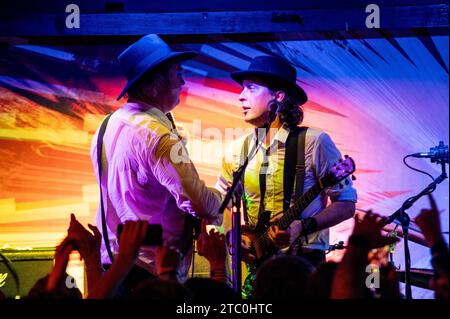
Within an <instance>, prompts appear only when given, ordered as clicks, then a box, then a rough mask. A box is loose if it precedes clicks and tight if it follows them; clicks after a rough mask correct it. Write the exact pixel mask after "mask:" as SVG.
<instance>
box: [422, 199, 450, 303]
mask: <svg viewBox="0 0 450 319" xmlns="http://www.w3.org/2000/svg"><path fill="white" fill-rule="evenodd" d="M428 198H429V200H430V206H431V208H430V209H422V210H421V211H420V213H419V215H417V217H416V218H415V223H416V224H417V226H419V227H420V230H421V231H422V233H423V235H424V237H425V240H426V242H427V244H428V247H430V248H431V255H432V257H431V264H432V266H433V270H434V278H433V279H432V280H431V282H430V286H431V287H432V289H434V291H435V297H436V298H437V299H449V283H448V279H449V276H448V269H449V252H448V246H447V244H446V242H445V240H444V237H443V236H442V231H441V223H440V220H439V210H438V208H437V205H436V202H435V200H434V198H433V196H432V195H431V194H429V195H428Z"/></svg>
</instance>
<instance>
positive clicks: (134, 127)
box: [91, 34, 221, 281]
mask: <svg viewBox="0 0 450 319" xmlns="http://www.w3.org/2000/svg"><path fill="white" fill-rule="evenodd" d="M195 55H196V52H175V51H173V50H172V49H171V48H170V47H169V46H168V45H167V44H166V43H165V42H164V41H163V40H162V39H160V38H159V37H158V36H157V35H154V34H150V35H147V36H144V37H143V38H141V39H140V40H138V41H137V42H135V43H133V44H132V45H130V46H129V47H128V48H127V49H126V50H125V51H123V52H122V53H121V54H120V56H119V57H118V60H119V64H120V66H121V68H122V71H123V74H124V75H125V77H126V78H127V83H126V85H125V87H124V88H123V90H122V92H121V93H120V95H119V96H118V98H117V99H118V100H119V99H120V98H122V97H124V96H126V97H127V99H128V101H127V103H126V104H125V105H123V106H122V107H121V108H120V109H119V110H117V111H116V112H114V113H113V114H112V115H111V116H110V118H109V122H107V127H106V131H105V134H104V137H103V151H102V162H101V166H102V171H101V184H102V186H101V187H102V194H103V197H102V198H103V204H104V211H105V213H106V224H107V229H108V232H107V233H108V237H109V240H108V241H109V243H110V246H111V250H112V252H113V254H116V253H117V251H118V245H117V241H116V237H117V233H116V232H117V226H118V225H119V224H120V223H124V222H125V221H127V220H145V221H149V223H150V224H161V225H162V228H163V245H164V246H166V247H170V248H171V249H173V250H175V251H177V252H178V253H179V254H180V262H179V265H178V266H177V267H176V269H172V270H170V269H165V270H164V271H167V272H176V275H177V277H178V279H179V280H180V281H183V280H185V279H186V277H187V274H188V269H189V265H190V256H191V255H192V228H191V227H190V223H192V220H191V219H190V218H189V217H190V216H196V217H199V218H205V219H206V220H207V221H208V223H211V224H220V223H221V217H220V216H218V215H217V212H218V208H219V206H220V201H219V200H220V194H219V193H218V192H217V190H215V189H213V188H211V189H210V188H208V187H206V185H205V183H204V182H203V181H202V180H201V179H200V177H199V175H198V173H197V171H196V169H195V167H194V165H193V164H192V162H191V161H190V159H189V156H188V155H187V151H186V149H185V145H184V144H183V141H182V139H181V137H180V136H179V135H178V132H177V129H176V126H175V123H174V120H173V117H172V116H171V113H170V111H171V110H173V109H174V108H175V107H176V106H177V104H178V103H179V101H180V99H179V98H180V92H181V89H182V86H183V85H184V84H185V83H184V80H183V77H182V74H181V71H182V69H181V65H180V63H181V62H182V61H184V60H187V59H191V58H193V57H194V56H195ZM98 134H99V130H97V133H96V135H95V136H94V138H93V142H92V146H91V158H92V163H93V165H94V170H95V173H96V176H97V179H98V162H97V137H98ZM97 225H98V226H100V225H102V218H101V207H100V208H99V213H98V215H97ZM99 229H101V227H99ZM155 254H156V249H155V247H144V248H142V249H141V251H140V253H139V257H138V259H137V262H136V264H137V266H138V267H139V268H138V269H139V270H138V272H140V273H142V269H145V270H147V271H148V272H150V273H151V274H153V275H161V274H158V273H157V270H156V268H155ZM110 259H111V258H109V254H108V253H107V250H106V247H105V243H104V241H102V262H103V263H105V264H111V261H110ZM144 277H145V276H144Z"/></svg>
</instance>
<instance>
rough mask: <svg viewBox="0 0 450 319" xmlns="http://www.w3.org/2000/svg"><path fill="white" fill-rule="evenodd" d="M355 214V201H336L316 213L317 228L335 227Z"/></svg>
mask: <svg viewBox="0 0 450 319" xmlns="http://www.w3.org/2000/svg"><path fill="white" fill-rule="evenodd" d="M354 214H355V203H354V202H350V201H336V202H333V203H331V205H329V206H328V207H327V208H325V209H324V210H323V211H321V212H320V213H319V214H317V215H315V216H314V218H315V219H316V221H317V230H322V229H326V228H330V227H333V226H335V225H337V224H339V223H341V222H343V221H344V220H347V219H349V218H352V217H353V215H354Z"/></svg>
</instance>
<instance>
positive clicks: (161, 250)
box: [155, 246, 181, 281]
mask: <svg viewBox="0 0 450 319" xmlns="http://www.w3.org/2000/svg"><path fill="white" fill-rule="evenodd" d="M180 259H181V255H180V253H179V252H178V251H177V250H176V249H174V248H171V247H167V246H161V247H157V248H156V260H155V263H156V273H157V275H158V277H159V278H160V279H163V280H174V281H177V280H178V278H177V268H178V265H179V263H180Z"/></svg>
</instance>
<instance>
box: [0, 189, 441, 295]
mask: <svg viewBox="0 0 450 319" xmlns="http://www.w3.org/2000/svg"><path fill="white" fill-rule="evenodd" d="M429 199H430V203H431V208H429V209H422V210H421V212H420V214H419V215H418V216H417V217H416V218H415V222H416V224H417V225H418V226H419V227H420V229H421V231H422V233H423V235H424V237H425V240H426V242H427V244H428V246H429V248H430V253H431V254H430V255H431V265H432V267H433V270H434V276H433V278H432V279H431V280H430V288H431V289H433V290H434V293H435V298H437V299H448V298H449V286H448V269H449V259H448V257H449V256H448V253H449V251H448V246H447V244H446V242H445V240H444V238H443V236H442V232H441V227H440V220H439V211H438V208H437V207H436V204H435V201H434V199H433V197H432V196H431V195H430V196H429ZM384 221H385V219H384V218H383V217H380V216H379V215H377V214H374V213H372V212H369V213H367V214H365V215H364V217H362V218H361V219H358V218H356V217H355V226H354V229H353V232H352V234H351V236H350V237H349V239H348V241H347V244H346V251H345V254H344V256H343V258H342V260H341V261H340V262H339V263H336V262H325V263H322V264H320V265H318V266H317V267H313V266H312V265H311V263H310V262H308V261H307V260H306V259H303V258H302V257H299V256H294V255H280V256H274V257H272V258H270V259H269V260H267V261H265V262H264V263H263V264H262V265H261V266H260V267H259V269H258V271H257V273H256V278H255V283H254V295H253V298H254V299H305V298H312V299H359V298H368V299H371V298H382V299H401V298H403V296H402V294H401V293H400V289H399V280H398V276H397V272H396V269H395V267H393V265H392V264H390V263H389V262H386V259H385V258H384V257H383V256H384V254H382V253H381V254H378V253H376V249H378V250H381V251H383V248H384V247H386V246H387V245H390V244H392V243H395V242H396V241H398V239H397V238H393V237H389V236H385V235H383V231H382V228H383V225H384ZM147 227H148V223H147V222H143V221H128V222H126V223H125V224H124V227H123V231H122V234H121V236H120V238H119V253H118V254H117V255H116V257H115V259H114V262H113V263H112V264H111V265H110V267H109V268H108V269H104V268H103V265H102V264H101V258H100V244H101V240H102V238H101V234H100V232H99V230H98V229H97V227H95V226H93V225H88V229H87V228H85V227H84V226H83V225H82V224H81V223H80V222H79V221H78V220H77V219H76V217H75V215H73V214H72V215H71V221H70V225H69V228H68V231H67V236H66V238H65V239H64V240H63V241H62V242H61V243H60V244H59V245H58V247H57V248H56V251H55V259H54V267H53V269H52V271H51V272H50V274H48V275H47V276H46V277H44V278H41V279H39V280H38V281H37V282H36V284H35V285H34V287H33V288H32V289H31V290H30V292H29V294H28V296H27V297H25V298H27V299H82V298H83V297H82V294H81V292H80V290H79V289H77V288H68V287H67V286H66V282H67V281H66V279H67V277H68V276H69V275H68V274H67V273H66V267H67V264H68V261H69V255H70V254H71V252H72V251H74V250H76V251H78V252H79V254H80V256H81V258H82V259H83V260H84V265H85V271H86V278H87V293H86V296H87V298H88V299H109V298H148V299H179V300H192V301H196V300H239V299H240V297H241V296H238V295H236V294H235V293H234V291H233V290H232V288H231V287H230V285H229V280H228V279H229V278H228V276H227V269H226V258H227V257H226V255H227V248H226V241H225V236H224V235H223V234H221V233H219V232H218V231H216V230H215V229H214V228H213V229H210V230H209V232H208V231H207V227H206V222H205V221H203V223H202V230H201V234H200V236H199V238H198V240H197V251H198V254H199V255H201V256H204V257H205V258H206V259H207V260H208V262H209V265H210V277H209V278H204V277H197V278H189V279H188V280H187V281H185V282H184V283H181V282H179V281H178V279H177V276H176V269H177V266H178V262H179V253H178V252H177V251H176V250H174V249H172V248H170V247H164V246H160V247H158V249H157V258H156V269H157V276H155V277H154V278H150V279H148V280H145V281H141V282H136V281H135V282H133V280H132V278H127V275H128V274H129V272H130V269H131V268H132V267H133V265H134V264H135V261H136V258H137V256H138V252H139V249H140V248H141V245H142V241H143V240H144V237H145V234H146V230H147ZM368 264H372V265H374V266H375V267H372V268H371V269H376V271H377V272H378V274H379V276H380V280H379V286H370V285H368V284H367V280H366V278H367V275H368V274H367V272H366V271H367V265H368ZM2 296H3V295H2ZM3 298H4V296H3Z"/></svg>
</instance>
